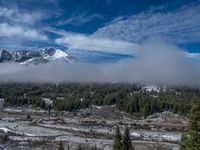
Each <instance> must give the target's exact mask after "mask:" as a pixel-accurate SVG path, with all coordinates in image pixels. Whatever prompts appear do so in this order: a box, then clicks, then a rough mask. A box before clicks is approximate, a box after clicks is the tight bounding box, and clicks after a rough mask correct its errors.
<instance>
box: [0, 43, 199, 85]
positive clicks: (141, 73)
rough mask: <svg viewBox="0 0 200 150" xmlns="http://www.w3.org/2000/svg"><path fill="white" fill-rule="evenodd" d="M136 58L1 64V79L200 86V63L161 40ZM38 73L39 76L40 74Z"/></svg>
mask: <svg viewBox="0 0 200 150" xmlns="http://www.w3.org/2000/svg"><path fill="white" fill-rule="evenodd" d="M140 52H141V53H140V54H139V56H138V57H137V58H135V59H129V60H124V61H120V62H117V63H103V64H87V63H79V62H77V63H74V64H66V63H48V64H41V65H37V66H35V65H28V66H24V65H19V64H5V63H3V64H0V68H3V69H1V70H0V81H7V82H12V81H15V82H16V81H17V82H34V83H35V82H67V81H68V82H98V83H104V82H109V83H116V82H126V83H144V84H162V85H163V84H164V85H169V86H191V87H198V88H200V80H199V76H200V70H199V68H200V64H199V63H196V62H194V61H191V60H190V59H187V58H185V54H184V52H182V51H181V50H180V49H178V48H177V47H175V46H173V45H171V44H169V43H166V42H164V41H160V40H158V39H156V40H153V41H149V42H147V43H144V44H143V45H142V46H141V47H140ZM38 73H39V75H38Z"/></svg>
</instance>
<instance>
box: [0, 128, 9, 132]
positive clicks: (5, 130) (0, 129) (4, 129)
mask: <svg viewBox="0 0 200 150" xmlns="http://www.w3.org/2000/svg"><path fill="white" fill-rule="evenodd" d="M0 131H3V132H4V133H8V132H11V130H10V129H8V128H6V127H0Z"/></svg>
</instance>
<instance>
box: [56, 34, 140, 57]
mask: <svg viewBox="0 0 200 150" xmlns="http://www.w3.org/2000/svg"><path fill="white" fill-rule="evenodd" d="M55 42H56V43H57V44H60V45H65V46H68V47H69V48H71V49H79V50H87V51H88V50H89V51H101V52H107V53H118V54H132V55H133V54H135V53H137V50H138V47H139V46H138V45H137V44H135V43H129V42H126V41H121V40H112V39H109V38H95V37H93V36H87V35H83V34H75V33H67V32H66V33H65V34H64V35H63V36H62V37H61V38H57V39H56V40H55Z"/></svg>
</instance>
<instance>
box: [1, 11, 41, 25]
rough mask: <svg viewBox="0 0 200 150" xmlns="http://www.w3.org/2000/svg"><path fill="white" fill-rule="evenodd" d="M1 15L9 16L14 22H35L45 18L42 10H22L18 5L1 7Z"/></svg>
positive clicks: (3, 16)
mask: <svg viewBox="0 0 200 150" xmlns="http://www.w3.org/2000/svg"><path fill="white" fill-rule="evenodd" d="M0 10H1V11H0V17H2V18H7V19H9V20H11V21H13V22H18V23H25V24H33V23H37V22H38V21H40V20H41V19H42V18H44V13H41V12H38V11H36V12H20V11H19V9H18V8H17V7H15V8H8V7H0Z"/></svg>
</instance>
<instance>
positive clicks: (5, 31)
mask: <svg viewBox="0 0 200 150" xmlns="http://www.w3.org/2000/svg"><path fill="white" fill-rule="evenodd" d="M0 37H5V38H6V37H7V38H26V39H30V40H47V39H48V37H47V36H45V35H42V34H41V33H39V32H38V31H37V30H34V29H29V28H25V27H22V26H17V25H15V26H14V25H12V26H11V25H9V24H7V23H1V24H0Z"/></svg>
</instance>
